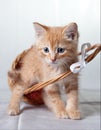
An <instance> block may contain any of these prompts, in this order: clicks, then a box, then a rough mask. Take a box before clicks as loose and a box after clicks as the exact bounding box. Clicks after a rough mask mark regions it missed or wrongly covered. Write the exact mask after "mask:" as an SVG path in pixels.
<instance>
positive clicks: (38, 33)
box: [33, 22, 48, 38]
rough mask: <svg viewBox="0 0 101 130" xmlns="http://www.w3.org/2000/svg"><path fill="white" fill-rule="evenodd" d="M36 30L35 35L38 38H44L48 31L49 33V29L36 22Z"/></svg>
mask: <svg viewBox="0 0 101 130" xmlns="http://www.w3.org/2000/svg"><path fill="white" fill-rule="evenodd" d="M33 24H34V28H35V34H36V37H37V38H42V37H43V36H44V35H45V33H46V31H47V29H48V28H47V27H46V26H44V25H41V24H40V23H37V22H34V23H33Z"/></svg>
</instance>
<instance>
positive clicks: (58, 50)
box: [57, 47, 65, 53]
mask: <svg viewBox="0 0 101 130" xmlns="http://www.w3.org/2000/svg"><path fill="white" fill-rule="evenodd" d="M64 51H65V48H61V47H59V48H57V52H58V53H63V52H64Z"/></svg>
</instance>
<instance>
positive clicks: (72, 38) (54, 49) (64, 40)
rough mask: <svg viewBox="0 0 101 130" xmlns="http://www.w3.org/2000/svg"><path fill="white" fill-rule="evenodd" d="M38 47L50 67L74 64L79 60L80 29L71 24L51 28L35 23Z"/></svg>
mask: <svg viewBox="0 0 101 130" xmlns="http://www.w3.org/2000/svg"><path fill="white" fill-rule="evenodd" d="M34 27H35V34H36V46H37V48H38V52H39V53H40V56H41V57H42V58H43V60H44V61H45V62H46V63H48V64H49V65H62V64H65V63H68V62H74V61H73V60H75V59H76V58H77V43H78V37H79V36H78V27H77V24H76V23H70V24H69V25H67V26H64V27H49V26H45V25H41V24H39V23H34Z"/></svg>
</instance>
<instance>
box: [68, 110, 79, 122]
mask: <svg viewBox="0 0 101 130" xmlns="http://www.w3.org/2000/svg"><path fill="white" fill-rule="evenodd" d="M67 113H68V116H69V118H70V119H73V120H79V119H80V118H81V115H80V112H79V111H78V110H67Z"/></svg>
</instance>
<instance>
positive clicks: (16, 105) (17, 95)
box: [8, 85, 25, 116]
mask: <svg viewBox="0 0 101 130" xmlns="http://www.w3.org/2000/svg"><path fill="white" fill-rule="evenodd" d="M24 90H25V87H23V86H20V85H16V86H15V87H14V88H13V91H12V96H11V100H10V103H9V107H8V114H9V115H11V116H14V115H17V114H19V113H20V101H21V98H22V96H23V93H24Z"/></svg>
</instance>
